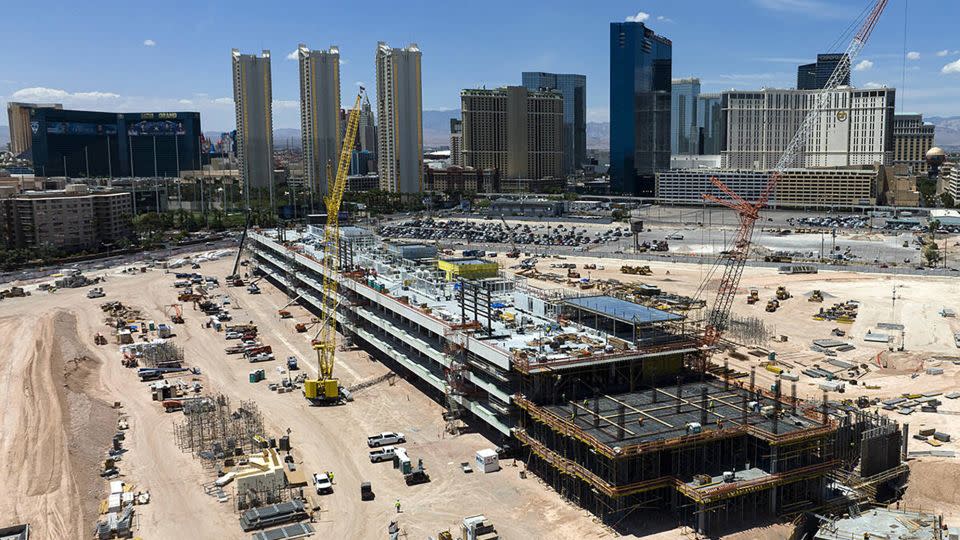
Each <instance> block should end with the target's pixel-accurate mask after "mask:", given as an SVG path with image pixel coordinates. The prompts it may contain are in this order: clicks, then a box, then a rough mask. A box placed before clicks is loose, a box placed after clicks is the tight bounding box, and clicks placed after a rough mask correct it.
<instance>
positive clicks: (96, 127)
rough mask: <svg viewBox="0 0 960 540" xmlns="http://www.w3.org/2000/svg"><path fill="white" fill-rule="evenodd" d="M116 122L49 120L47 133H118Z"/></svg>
mask: <svg viewBox="0 0 960 540" xmlns="http://www.w3.org/2000/svg"><path fill="white" fill-rule="evenodd" d="M116 134H117V126H116V125H114V124H95V123H91V122H48V123H47V135H116Z"/></svg>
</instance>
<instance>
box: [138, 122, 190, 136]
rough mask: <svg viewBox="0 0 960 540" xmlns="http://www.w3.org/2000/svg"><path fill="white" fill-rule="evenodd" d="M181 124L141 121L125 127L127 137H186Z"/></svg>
mask: <svg viewBox="0 0 960 540" xmlns="http://www.w3.org/2000/svg"><path fill="white" fill-rule="evenodd" d="M186 133H187V131H186V129H185V128H184V127H183V123H182V122H177V121H174V120H142V121H140V122H137V123H135V124H130V125H129V126H127V135H131V136H134V137H137V136H140V135H148V136H150V135H186Z"/></svg>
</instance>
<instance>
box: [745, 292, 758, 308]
mask: <svg viewBox="0 0 960 540" xmlns="http://www.w3.org/2000/svg"><path fill="white" fill-rule="evenodd" d="M759 301H760V291H758V290H757V289H750V295H749V296H747V303H748V304H750V305H753V304H756V303H757V302H759Z"/></svg>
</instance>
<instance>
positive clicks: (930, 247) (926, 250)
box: [922, 242, 940, 266]
mask: <svg viewBox="0 0 960 540" xmlns="http://www.w3.org/2000/svg"><path fill="white" fill-rule="evenodd" d="M922 253H923V259H924V260H925V261H926V262H927V266H936V265H937V263H938V262H940V248H938V247H937V244H936V243H935V242H927V243H926V244H924V245H923V251H922Z"/></svg>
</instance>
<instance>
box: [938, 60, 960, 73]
mask: <svg viewBox="0 0 960 540" xmlns="http://www.w3.org/2000/svg"><path fill="white" fill-rule="evenodd" d="M940 73H944V74H950V73H960V60H954V61H953V62H950V63H949V64H947V65H945V66H943V68H941V69H940Z"/></svg>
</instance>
